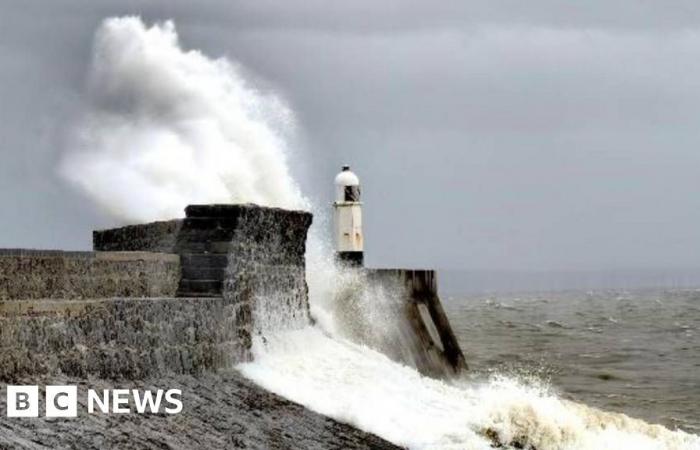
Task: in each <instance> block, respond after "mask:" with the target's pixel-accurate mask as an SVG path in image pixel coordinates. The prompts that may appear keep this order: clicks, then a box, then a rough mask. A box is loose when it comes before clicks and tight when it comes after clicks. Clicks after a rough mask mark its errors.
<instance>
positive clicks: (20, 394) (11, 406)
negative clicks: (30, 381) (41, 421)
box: [7, 386, 39, 417]
mask: <svg viewBox="0 0 700 450" xmlns="http://www.w3.org/2000/svg"><path fill="white" fill-rule="evenodd" d="M7 417H39V386H7Z"/></svg>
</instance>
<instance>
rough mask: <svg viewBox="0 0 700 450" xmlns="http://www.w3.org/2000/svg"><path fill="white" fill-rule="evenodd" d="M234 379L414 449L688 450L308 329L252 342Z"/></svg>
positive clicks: (663, 434) (546, 400)
mask: <svg viewBox="0 0 700 450" xmlns="http://www.w3.org/2000/svg"><path fill="white" fill-rule="evenodd" d="M253 349H254V358H255V359H254V361H253V362H251V363H246V364H242V365H240V366H239V369H240V370H241V372H242V373H243V374H244V375H245V376H247V377H249V378H250V379H252V380H254V381H255V382H257V383H258V384H260V385H261V386H263V387H264V388H266V389H268V390H270V391H272V392H275V393H277V394H280V395H282V396H284V397H286V398H288V399H290V400H293V401H295V402H297V403H300V404H302V405H305V406H306V407H308V408H310V409H312V410H314V411H316V412H319V413H321V414H324V415H327V416H330V417H333V418H335V419H337V420H339V421H342V422H346V423H350V424H352V425H354V426H356V427H358V428H360V429H363V430H366V431H369V432H371V433H374V434H377V435H379V436H381V437H383V438H385V439H387V440H389V441H391V442H393V443H395V444H398V445H402V446H407V447H409V448H414V449H428V448H430V449H449V448H455V449H490V448H492V447H491V441H490V440H489V438H488V437H487V430H493V432H495V433H496V434H497V435H498V437H499V438H500V439H501V440H502V441H504V442H512V441H514V440H515V441H520V442H523V441H526V442H527V443H528V444H530V445H533V446H534V447H535V448H537V449H538V450H553V449H581V450H584V449H585V450H600V449H698V448H700V440H699V439H698V437H696V436H692V435H688V434H686V433H683V432H680V431H677V432H671V431H669V430H667V429H665V428H663V427H661V426H657V425H649V424H646V423H645V422H643V421H641V420H635V419H631V418H629V417H627V416H624V415H623V414H613V413H605V412H601V411H598V410H596V409H594V408H589V407H587V406H585V405H581V404H576V403H572V402H568V401H565V400H562V399H561V398H559V397H558V396H556V395H555V394H553V393H551V392H549V391H548V390H547V389H546V388H544V387H540V386H525V385H523V384H521V383H519V382H517V381H516V380H514V379H509V378H503V377H496V378H493V379H490V380H487V381H484V382H473V381H462V384H461V385H460V384H459V383H458V384H451V383H449V384H448V383H446V382H443V381H438V380H434V379H430V378H426V377H423V376H421V375H419V374H418V373H417V372H416V371H415V370H413V369H411V368H408V367H405V366H402V365H400V364H397V363H394V362H393V361H391V360H389V359H388V358H386V357H385V356H384V355H382V354H380V353H378V352H376V351H374V350H371V349H369V348H367V347H364V346H360V345H357V344H354V343H352V342H349V341H347V340H344V339H342V338H334V337H331V336H328V335H327V334H325V333H324V332H322V331H321V330H320V329H319V328H317V327H312V326H308V327H305V328H303V329H294V330H288V331H283V332H279V333H275V334H272V335H270V336H266V343H263V342H262V340H260V339H256V340H255V342H254V345H253Z"/></svg>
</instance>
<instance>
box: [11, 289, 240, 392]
mask: <svg viewBox="0 0 700 450" xmlns="http://www.w3.org/2000/svg"><path fill="white" fill-rule="evenodd" d="M224 312H225V306H224V304H223V300H222V299H221V298H207V299H204V298H196V299H185V298H177V299H176V298H149V299H97V300H81V301H63V300H61V301H56V300H41V301H16V302H0V380H2V381H7V382H10V381H13V380H15V379H17V378H21V377H25V376H39V375H56V374H64V375H68V376H75V377H83V378H86V377H93V376H94V377H99V378H106V379H117V378H126V379H130V380H137V379H141V378H144V377H149V376H150V377H153V376H157V375H160V374H194V375H196V374H201V373H203V372H204V371H207V370H216V369H219V368H222V367H230V366H231V365H232V364H233V363H234V362H235V361H234V359H235V358H236V355H237V352H236V350H237V348H236V346H237V341H236V330H235V329H234V328H232V327H230V326H229V324H228V323H227V322H226V320H225V314H224Z"/></svg>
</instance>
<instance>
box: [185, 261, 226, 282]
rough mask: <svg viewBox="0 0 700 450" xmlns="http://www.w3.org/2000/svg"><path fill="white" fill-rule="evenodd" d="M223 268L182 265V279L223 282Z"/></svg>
mask: <svg viewBox="0 0 700 450" xmlns="http://www.w3.org/2000/svg"><path fill="white" fill-rule="evenodd" d="M224 270H225V268H224V267H211V266H204V265H201V266H200V265H183V266H182V278H183V279H188V280H217V281H218V280H223V279H224Z"/></svg>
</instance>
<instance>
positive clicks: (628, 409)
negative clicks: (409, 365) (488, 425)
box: [443, 289, 700, 434]
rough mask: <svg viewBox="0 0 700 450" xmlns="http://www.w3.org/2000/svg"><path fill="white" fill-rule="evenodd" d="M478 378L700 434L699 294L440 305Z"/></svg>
mask: <svg viewBox="0 0 700 450" xmlns="http://www.w3.org/2000/svg"><path fill="white" fill-rule="evenodd" d="M443 302H444V306H445V310H446V311H447V314H448V316H449V317H450V321H451V323H452V326H453V328H454V331H455V333H456V334H457V336H458V339H459V340H460V343H461V345H462V348H463V349H464V350H465V353H467V360H468V361H469V363H470V366H471V369H472V370H473V371H476V372H478V373H482V374H488V373H501V374H503V373H506V374H509V375H510V376H514V377H518V378H521V379H523V380H535V381H538V382H542V381H544V382H546V383H548V384H549V385H550V386H552V388H553V389H555V390H556V391H557V392H558V393H559V396H561V397H564V398H568V399H571V400H575V401H577V402H581V403H585V404H588V405H591V406H597V407H600V408H601V409H604V410H607V411H616V412H622V413H624V414H626V415H628V416H632V417H637V418H640V419H644V420H645V421H647V422H651V423H660V424H662V425H664V426H666V427H668V428H670V429H677V428H679V429H682V430H685V431H687V432H691V433H694V434H697V433H700V289H677V290H662V289H646V290H630V291H628V290H596V291H587V292H586V291H581V292H572V291H560V292H541V293H525V294H481V295H473V294H472V295H450V296H446V295H445V296H443Z"/></svg>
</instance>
